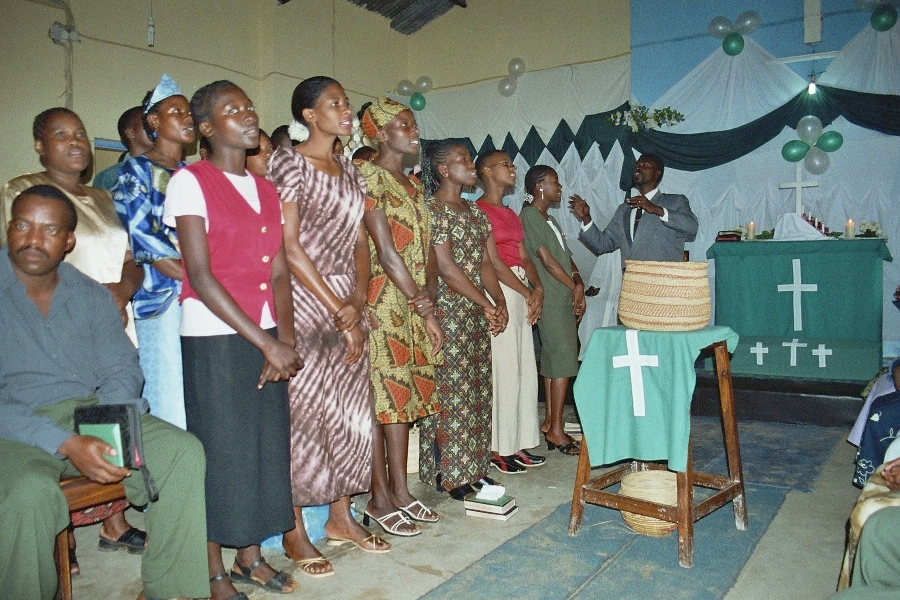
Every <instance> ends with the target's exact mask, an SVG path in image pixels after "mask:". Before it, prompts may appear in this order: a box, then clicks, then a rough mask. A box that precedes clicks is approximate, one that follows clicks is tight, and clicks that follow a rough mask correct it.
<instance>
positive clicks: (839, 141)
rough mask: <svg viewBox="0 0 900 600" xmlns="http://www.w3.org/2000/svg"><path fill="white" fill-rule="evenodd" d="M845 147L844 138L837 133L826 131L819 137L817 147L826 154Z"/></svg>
mask: <svg viewBox="0 0 900 600" xmlns="http://www.w3.org/2000/svg"><path fill="white" fill-rule="evenodd" d="M843 145H844V136H842V135H841V134H840V133H838V132H837V131H826V132H825V133H823V134H822V135H820V136H819V139H818V141H817V142H816V146H817V147H818V148H821V149H822V150H824V151H825V152H834V151H835V150H837V149H838V148H840V147H841V146H843Z"/></svg>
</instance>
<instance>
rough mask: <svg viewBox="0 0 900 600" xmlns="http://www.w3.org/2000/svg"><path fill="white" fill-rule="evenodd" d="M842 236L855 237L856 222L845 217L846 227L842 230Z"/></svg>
mask: <svg viewBox="0 0 900 600" xmlns="http://www.w3.org/2000/svg"><path fill="white" fill-rule="evenodd" d="M844 237H845V238H852V237H856V223H854V222H853V219H847V227H846V228H845V230H844Z"/></svg>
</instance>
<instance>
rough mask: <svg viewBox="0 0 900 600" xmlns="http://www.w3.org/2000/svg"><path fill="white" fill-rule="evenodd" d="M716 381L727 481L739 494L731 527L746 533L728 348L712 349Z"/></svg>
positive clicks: (741, 471)
mask: <svg viewBox="0 0 900 600" xmlns="http://www.w3.org/2000/svg"><path fill="white" fill-rule="evenodd" d="M715 361H716V377H717V378H718V380H719V406H720V408H721V412H722V431H723V433H724V436H725V456H726V458H727V459H728V478H729V479H730V480H731V481H734V482H737V483H738V484H739V486H740V493H739V494H738V495H737V496H735V497H734V500H732V506H733V508H734V526H735V527H736V528H737V529H738V531H746V530H747V526H748V522H747V505H746V495H745V493H744V473H743V467H742V465H741V448H740V445H739V443H738V428H737V417H736V416H735V412H734V388H733V387H732V385H731V360H730V359H729V357H728V346H727V345H726V344H725V342H719V343H718V344H716V346H715Z"/></svg>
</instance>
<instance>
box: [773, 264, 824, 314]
mask: <svg viewBox="0 0 900 600" xmlns="http://www.w3.org/2000/svg"><path fill="white" fill-rule="evenodd" d="M791 265H792V267H793V271H794V283H782V284H779V286H778V291H779V292H792V293H793V294H794V331H803V309H802V308H801V306H800V294H801V293H803V292H817V291H819V286H818V285H817V284H815V283H803V277H802V275H801V273H800V259H799V258H795V259H793V260H792V261H791Z"/></svg>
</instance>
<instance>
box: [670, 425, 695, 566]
mask: <svg viewBox="0 0 900 600" xmlns="http://www.w3.org/2000/svg"><path fill="white" fill-rule="evenodd" d="M693 460H694V457H693V456H692V452H691V443H690V441H689V442H688V455H687V466H686V467H685V470H684V472H683V473H677V472H676V473H675V481H676V486H677V494H678V507H677V516H678V564H679V565H681V566H682V567H684V568H686V569H689V568H691V567H693V566H694V485H693V483H691V481H692V479H693V475H694V474H693V471H694V468H693V466H692V465H693Z"/></svg>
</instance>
